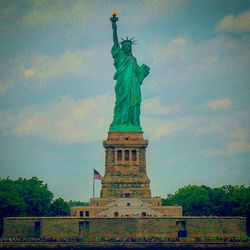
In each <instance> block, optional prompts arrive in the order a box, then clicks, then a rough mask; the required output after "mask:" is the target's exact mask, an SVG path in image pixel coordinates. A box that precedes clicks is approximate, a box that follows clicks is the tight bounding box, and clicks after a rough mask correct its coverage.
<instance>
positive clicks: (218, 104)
mask: <svg viewBox="0 0 250 250" xmlns="http://www.w3.org/2000/svg"><path fill="white" fill-rule="evenodd" d="M207 105H208V107H209V108H210V109H212V110H220V109H225V108H229V107H230V106H231V101H230V100H229V99H227V98H224V99H218V100H213V101H209V102H208V103H207Z"/></svg>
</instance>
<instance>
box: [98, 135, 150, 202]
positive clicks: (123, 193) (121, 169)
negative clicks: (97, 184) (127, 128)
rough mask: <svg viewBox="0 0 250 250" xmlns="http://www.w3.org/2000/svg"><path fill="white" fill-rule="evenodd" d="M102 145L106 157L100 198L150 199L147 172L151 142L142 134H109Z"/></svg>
mask: <svg viewBox="0 0 250 250" xmlns="http://www.w3.org/2000/svg"><path fill="white" fill-rule="evenodd" d="M103 146H104V148H105V155H106V157H105V175H104V178H103V180H102V189H101V198H122V197H137V198H151V191H150V188H149V183H150V180H149V178H148V176H147V173H146V148H147V146H148V141H147V140H145V139H144V138H143V132H109V133H108V139H107V140H105V141H104V142H103Z"/></svg>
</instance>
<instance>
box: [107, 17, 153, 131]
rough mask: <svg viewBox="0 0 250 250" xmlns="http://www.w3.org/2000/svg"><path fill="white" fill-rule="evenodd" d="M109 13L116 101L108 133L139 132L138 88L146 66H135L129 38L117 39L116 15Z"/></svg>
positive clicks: (139, 97) (139, 102)
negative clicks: (111, 30) (110, 15)
mask: <svg viewBox="0 0 250 250" xmlns="http://www.w3.org/2000/svg"><path fill="white" fill-rule="evenodd" d="M116 15H117V14H116V13H115V12H113V13H112V17H111V18H110V21H111V23H112V29H113V42H114V45H113V47H112V50H111V54H112V57H113V59H114V66H115V69H116V72H115V74H114V78H113V79H114V80H116V85H115V95H116V102H115V108H114V117H113V122H112V123H111V125H110V128H109V131H110V132H114V131H117V132H141V131H142V128H141V125H140V113H141V111H140V107H141V89H140V85H141V84H142V82H143V80H144V78H145V77H146V76H147V75H148V74H149V67H148V66H146V65H144V64H143V65H142V66H139V65H138V64H137V61H136V58H135V57H134V56H133V55H132V45H133V44H134V43H135V41H134V40H133V38H132V39H128V37H127V38H126V39H122V41H121V42H118V36H117V25H116V22H117V21H118V18H117V16H116Z"/></svg>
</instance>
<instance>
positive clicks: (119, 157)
mask: <svg viewBox="0 0 250 250" xmlns="http://www.w3.org/2000/svg"><path fill="white" fill-rule="evenodd" d="M117 160H118V161H121V160H122V150H117Z"/></svg>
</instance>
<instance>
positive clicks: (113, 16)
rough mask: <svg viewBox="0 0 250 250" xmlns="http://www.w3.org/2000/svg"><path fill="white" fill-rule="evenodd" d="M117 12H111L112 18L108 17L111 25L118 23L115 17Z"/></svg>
mask: <svg viewBox="0 0 250 250" xmlns="http://www.w3.org/2000/svg"><path fill="white" fill-rule="evenodd" d="M117 14H118V13H117V12H116V11H113V12H112V17H110V21H111V22H112V23H113V22H114V23H115V22H117V21H118V17H117Z"/></svg>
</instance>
